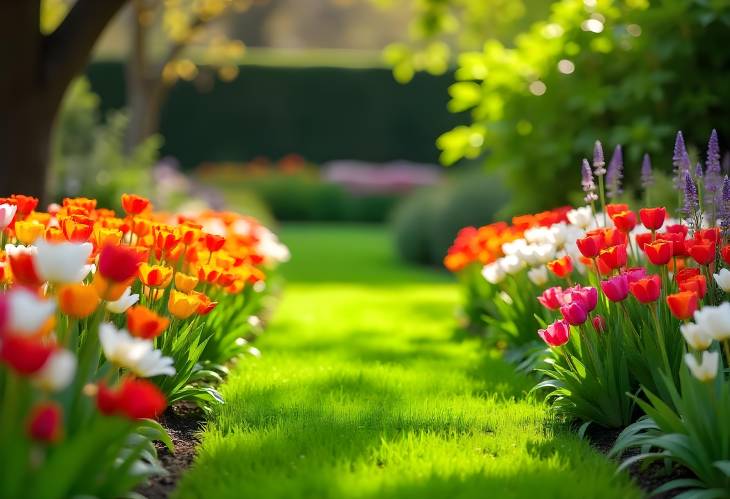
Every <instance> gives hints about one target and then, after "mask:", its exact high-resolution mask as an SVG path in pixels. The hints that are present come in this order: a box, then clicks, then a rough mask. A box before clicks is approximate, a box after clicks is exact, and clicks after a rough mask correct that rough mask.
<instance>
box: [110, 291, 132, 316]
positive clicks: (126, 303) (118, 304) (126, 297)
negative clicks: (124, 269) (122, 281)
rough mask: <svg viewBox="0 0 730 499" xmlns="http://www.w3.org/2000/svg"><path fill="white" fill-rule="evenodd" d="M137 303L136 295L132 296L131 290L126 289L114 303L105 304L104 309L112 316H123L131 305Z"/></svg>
mask: <svg viewBox="0 0 730 499" xmlns="http://www.w3.org/2000/svg"><path fill="white" fill-rule="evenodd" d="M138 301H139V295H138V294H136V293H135V294H132V288H130V287H127V288H126V289H125V290H124V293H123V294H122V296H120V297H119V298H118V299H117V300H115V301H110V302H107V304H106V309H107V310H108V311H109V312H111V313H113V314H123V313H124V312H126V311H127V309H129V307H131V306H132V305H134V304H135V303H137V302H138Z"/></svg>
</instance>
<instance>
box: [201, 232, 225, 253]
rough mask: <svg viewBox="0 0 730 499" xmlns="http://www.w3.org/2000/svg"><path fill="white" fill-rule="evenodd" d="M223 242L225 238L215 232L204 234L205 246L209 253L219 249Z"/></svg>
mask: <svg viewBox="0 0 730 499" xmlns="http://www.w3.org/2000/svg"><path fill="white" fill-rule="evenodd" d="M225 242H226V238H225V237H223V236H219V235H216V234H206V235H205V246H206V247H207V248H208V251H210V252H211V253H213V252H214V251H218V250H219V249H221V248H222V247H223V244H224V243H225Z"/></svg>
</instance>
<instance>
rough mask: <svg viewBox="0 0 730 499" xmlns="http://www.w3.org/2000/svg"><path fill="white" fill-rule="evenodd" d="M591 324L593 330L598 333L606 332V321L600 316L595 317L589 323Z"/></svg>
mask: <svg viewBox="0 0 730 499" xmlns="http://www.w3.org/2000/svg"><path fill="white" fill-rule="evenodd" d="M591 322H592V323H593V329H595V330H596V332H598V333H602V332H604V331H605V330H606V319H604V318H603V316H602V315H596V316H595V317H593V320H592V321H591Z"/></svg>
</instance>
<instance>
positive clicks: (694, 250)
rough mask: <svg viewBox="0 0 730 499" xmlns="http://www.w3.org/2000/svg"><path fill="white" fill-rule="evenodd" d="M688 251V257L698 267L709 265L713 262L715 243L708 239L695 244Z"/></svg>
mask: <svg viewBox="0 0 730 499" xmlns="http://www.w3.org/2000/svg"><path fill="white" fill-rule="evenodd" d="M688 251H689V255H690V256H691V257H692V258H694V260H695V262H697V263H698V264H700V265H709V264H710V263H712V262H714V261H715V243H714V242H713V241H710V240H708V239H702V240H701V241H700V242H695V243H694V244H693V245H692V246H691V247H690V248H689V250H688Z"/></svg>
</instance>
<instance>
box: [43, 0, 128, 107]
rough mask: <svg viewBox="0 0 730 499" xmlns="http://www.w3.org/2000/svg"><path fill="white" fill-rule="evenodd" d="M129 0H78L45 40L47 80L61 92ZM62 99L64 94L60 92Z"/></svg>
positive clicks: (44, 71) (85, 61)
mask: <svg viewBox="0 0 730 499" xmlns="http://www.w3.org/2000/svg"><path fill="white" fill-rule="evenodd" d="M126 1H127V0H77V1H76V3H75V4H74V6H73V7H72V8H71V10H70V11H69V13H68V14H67V15H66V18H65V19H64V20H63V22H62V23H61V24H60V26H58V28H57V29H56V30H55V31H54V32H53V33H51V34H50V35H48V36H47V37H45V39H44V40H43V61H42V63H43V80H44V84H46V85H49V86H50V88H48V90H49V91H51V93H54V92H53V90H56V91H57V92H58V93H60V94H61V95H62V94H63V92H64V91H65V89H66V87H67V86H68V84H69V83H70V82H71V80H72V79H73V78H74V77H75V76H76V75H77V74H79V73H80V72H81V71H82V70H83V69H84V67H85V66H86V64H87V63H88V60H89V57H90V55H91V50H92V48H93V47H94V43H96V40H97V39H98V38H99V36H100V35H101V32H102V31H103V30H104V28H105V27H106V25H107V24H108V23H109V21H110V20H111V19H112V17H114V14H116V13H117V11H119V9H120V8H121V7H122V5H124V4H125V3H126ZM57 97H58V98H59V99H60V95H59V96H57Z"/></svg>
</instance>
